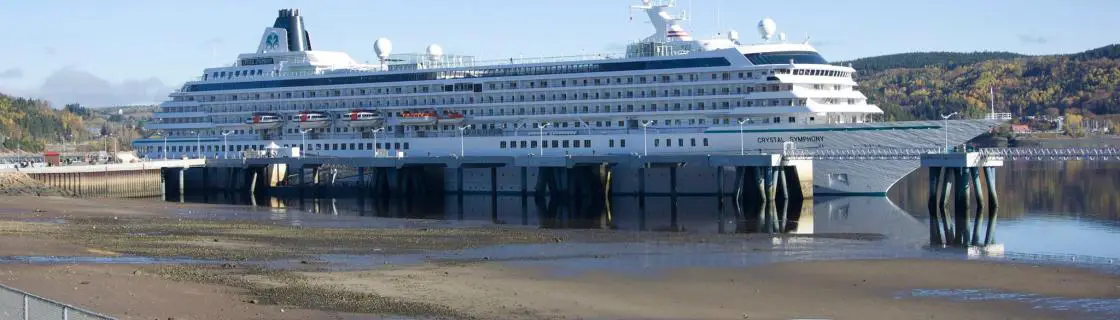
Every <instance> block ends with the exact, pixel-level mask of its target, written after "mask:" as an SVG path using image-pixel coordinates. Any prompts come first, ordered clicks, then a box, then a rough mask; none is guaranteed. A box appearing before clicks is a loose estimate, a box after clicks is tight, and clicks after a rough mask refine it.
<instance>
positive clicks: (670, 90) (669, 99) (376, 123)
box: [133, 0, 994, 195]
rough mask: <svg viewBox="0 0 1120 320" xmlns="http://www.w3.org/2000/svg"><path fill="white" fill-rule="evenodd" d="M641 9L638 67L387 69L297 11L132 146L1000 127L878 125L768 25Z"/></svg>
mask: <svg viewBox="0 0 1120 320" xmlns="http://www.w3.org/2000/svg"><path fill="white" fill-rule="evenodd" d="M630 8H631V10H633V11H634V12H641V13H645V15H646V16H648V19H649V22H650V26H652V29H653V34H651V35H649V36H648V37H645V38H644V39H641V40H639V41H635V42H633V43H631V44H629V45H628V46H627V48H626V51H625V52H620V53H614V54H587V55H579V56H560V57H546V58H522V57H513V58H500V59H496V60H483V59H477V58H475V57H474V56H469V55H458V54H451V53H445V51H444V49H443V48H442V47H440V46H439V45H437V44H432V45H430V46H428V47H427V48H425V50H422V51H423V52H422V53H405V54H397V53H393V52H392V50H393V48H392V43H391V42H390V40H389V39H386V38H379V39H377V40H376V41H375V43H374V45H373V49H374V51H375V53H376V55H377V57H378V60H379V61H377V62H376V63H372V64H369V63H359V62H357V61H355V60H354V59H353V58H351V57H350V56H349V55H348V54H346V53H343V52H333V51H320V50H313V49H312V43H311V38H310V36H309V34H308V31H307V27H306V25H305V24H304V21H303V17H302V15H301V13H300V11H299V10H298V9H283V10H280V11H279V16H278V17H277V18H276V20H275V22H274V23H273V25H272V26H271V27H268V28H265V29H264V32H263V34H262V35H261V38H260V42H259V45H258V46H257V50H256V52H252V53H245V54H240V55H238V56H237V59H236V61H234V63H233V64H231V65H227V66H220V67H213V68H207V69H205V70H204V71H203V73H202V74H201V76H200V77H198V78H195V79H193V80H191V81H188V82H186V83H185V84H183V86H182V88H180V89H179V90H176V91H174V92H173V93H171V94H170V97H169V100H168V101H166V102H164V103H162V104H161V106H160V110H159V111H158V112H157V113H156V114H155V115H154V119H153V121H152V122H151V123H148V124H146V128H147V129H149V130H156V131H158V132H160V135H159V136H153V137H149V138H145V139H139V140H136V141H134V143H133V145H134V148H135V150H137V151H138V153H140V154H141V155H142V156H144V157H148V158H163V157H170V158H180V157H192V158H193V157H207V158H225V157H242V156H245V155H246V154H247V153H251V152H253V151H255V150H262V149H264V148H265V147H266V146H269V145H273V144H275V145H277V146H283V147H299V148H300V150H302V153H303V155H305V156H330V157H374V156H389V155H392V156H395V157H396V156H404V157H410V156H454V155H466V156H478V155H546V156H548V155H603V154H625V155H647V154H742V153H759V152H777V151H780V150H783V148H789V147H794V148H799V149H853V148H940V147H942V146H943V144H961V143H964V142H966V141H968V140H969V139H972V138H973V137H975V136H978V135H980V134H982V133H984V132H986V131H987V130H989V128H990V127H991V126H992V125H993V124H994V122H992V121H990V120H983V119H978V120H953V121H948V122H942V121H907V122H886V121H877V120H878V119H881V118H882V117H881V116H880V117H877V116H879V115H881V114H882V110H880V109H879V108H878V107H877V106H875V105H874V104H870V103H869V102H868V99H867V97H866V96H865V95H864V94H862V93H861V92H860V91H859V86H858V84H857V83H856V82H855V81H854V78H853V76H854V74H855V72H856V70H854V69H853V68H851V67H850V66H842V65H834V64H830V63H829V62H828V61H827V60H826V59H825V58H824V57H823V56H822V55H821V54H820V53H819V52H818V51H817V50H816V49H815V48H814V47H813V46H812V45H811V44H810V43H809V42H808V40H805V41H801V42H795V41H790V40H788V39H786V37H785V35H784V33H781V32H778V30H777V26H776V24H775V22H774V21H773V20H772V19H770V18H764V19H762V20H761V21H760V22H758V25H757V30H758V35H759V36H760V37H759V38H758V39H756V40H746V39H740V37H739V36H740V35H739V33H738V32H736V31H734V30H730V31H727V32H725V33H721V34H720V35H719V36H716V37H711V38H707V39H701V38H700V37H696V38H694V37H693V36H692V35H691V34H690V33H689V32H688V30H686V29H685V28H684V27H682V25H683V24H682V23H681V22H682V21H683V20H684V19H682V17H681V16H677V15H674V14H672V13H671V11H672V9H673V3H672V2H671V1H649V0H647V1H642V2H641V3H640V4H638V5H633V6H631V7H630ZM510 40H512V39H510ZM418 51H419V50H418ZM946 124H947V126H946ZM917 166H918V162H917V161H916V160H882V161H875V162H874V163H867V162H862V161H840V160H836V161H831V160H830V161H817V162H816V163H814V177H813V179H814V192H815V194H817V195H883V194H885V192H886V191H887V189H889V188H890V186H891V185H893V184H894V182H895V181H897V180H898V179H900V178H902V177H903V176H905V175H906V174H907V173H909V172H911V171H913V170H914V169H915V168H917ZM487 172H489V171H487ZM479 174H488V173H479ZM712 175H713V174H712V173H701V172H696V173H695V174H692V175H687V174H686V176H687V177H686V178H684V179H685V180H684V181H682V184H681V185H686V184H687V183H688V180H697V181H703V180H707V179H710V178H711V177H712ZM504 176H506V175H505V174H503V177H504ZM503 179H504V178H503ZM482 181H488V179H484V180H482ZM707 181H712V180H707Z"/></svg>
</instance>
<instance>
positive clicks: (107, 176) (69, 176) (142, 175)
mask: <svg viewBox="0 0 1120 320" xmlns="http://www.w3.org/2000/svg"><path fill="white" fill-rule="evenodd" d="M203 163H204V161H203V160H200V159H194V160H162V161H145V162H137V163H119V164H99V165H70V166H53V167H32V168H8V169H0V173H2V172H10V173H23V174H26V175H27V176H28V177H30V178H32V179H35V180H37V181H39V182H41V183H43V184H45V185H47V186H50V187H52V188H56V189H60V190H65V191H68V192H70V193H72V194H73V195H75V196H78V197H112V198H138V197H155V196H159V195H161V194H162V191H161V188H162V187H163V179H162V176H161V171H162V169H164V168H183V167H190V166H198V165H202V164H203Z"/></svg>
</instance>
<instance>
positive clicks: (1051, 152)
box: [782, 148, 1120, 161]
mask: <svg viewBox="0 0 1120 320" xmlns="http://www.w3.org/2000/svg"><path fill="white" fill-rule="evenodd" d="M978 151H979V152H980V154H981V156H983V157H985V158H988V159H994V160H1036V161H1069V160H1091V161H1097V160H1120V148H1061V149H1056V148H982V149H979V150H978ZM928 153H944V150H941V149H938V148H879V149H874V148H871V149H790V150H784V151H783V152H782V154H783V155H784V156H785V157H786V158H788V159H804V160H810V159H811V160H908V159H919V158H921V155H923V154H928Z"/></svg>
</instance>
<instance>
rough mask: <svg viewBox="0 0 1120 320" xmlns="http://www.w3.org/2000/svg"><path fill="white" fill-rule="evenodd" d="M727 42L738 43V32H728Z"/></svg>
mask: <svg viewBox="0 0 1120 320" xmlns="http://www.w3.org/2000/svg"><path fill="white" fill-rule="evenodd" d="M727 40H731V41H732V42H735V41H739V31H735V29H731V30H728V31H727Z"/></svg>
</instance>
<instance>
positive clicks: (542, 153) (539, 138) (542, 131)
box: [537, 122, 552, 156]
mask: <svg viewBox="0 0 1120 320" xmlns="http://www.w3.org/2000/svg"><path fill="white" fill-rule="evenodd" d="M550 125H552V123H551V122H545V123H542V124H541V125H539V126H537V128H539V129H540V131H541V133H540V135H538V136H537V139H538V140H539V141H540V145H539V147H540V150H541V154H540V155H541V156H544V128H545V127H548V126H550Z"/></svg>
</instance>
